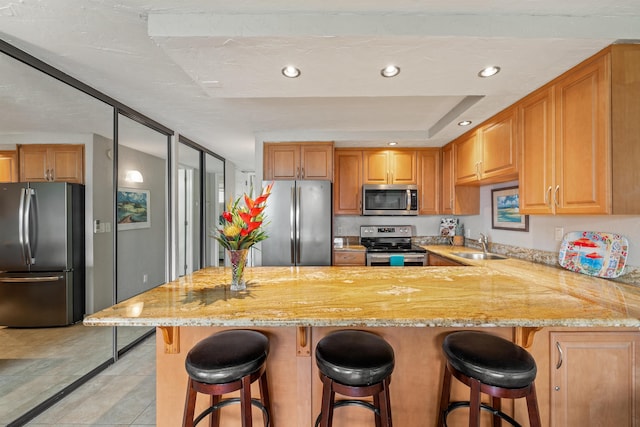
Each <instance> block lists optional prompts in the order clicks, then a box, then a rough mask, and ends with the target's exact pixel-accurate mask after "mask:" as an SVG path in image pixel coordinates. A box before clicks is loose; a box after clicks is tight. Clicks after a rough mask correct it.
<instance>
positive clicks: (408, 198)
mask: <svg viewBox="0 0 640 427" xmlns="http://www.w3.org/2000/svg"><path fill="white" fill-rule="evenodd" d="M407 210H408V211H410V210H411V190H409V189H408V188H407Z"/></svg>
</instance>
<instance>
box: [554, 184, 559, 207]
mask: <svg viewBox="0 0 640 427" xmlns="http://www.w3.org/2000/svg"><path fill="white" fill-rule="evenodd" d="M558 191H560V185H556V191H554V192H553V204H554V205H556V207H558V206H560V203H559V202H558Z"/></svg>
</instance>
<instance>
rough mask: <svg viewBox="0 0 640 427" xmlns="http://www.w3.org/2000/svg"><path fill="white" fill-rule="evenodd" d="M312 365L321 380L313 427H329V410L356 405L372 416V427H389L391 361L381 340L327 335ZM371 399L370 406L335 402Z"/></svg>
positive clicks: (367, 334)
mask: <svg viewBox="0 0 640 427" xmlns="http://www.w3.org/2000/svg"><path fill="white" fill-rule="evenodd" d="M316 364H317V365H318V368H319V369H320V379H321V380H322V384H323V387H322V407H321V408H320V415H318V418H317V419H316V424H315V425H316V427H317V426H320V427H331V426H332V425H333V410H334V408H338V407H340V406H347V405H358V406H363V407H365V408H367V409H370V410H372V411H374V412H375V423H376V424H375V425H376V427H392V424H391V401H390V398H389V383H390V382H391V373H392V372H393V368H394V364H395V360H394V354H393V348H392V347H391V346H390V345H389V343H387V342H386V341H385V340H384V339H382V338H380V337H379V336H377V335H375V334H372V333H370V332H365V331H355V330H343V331H336V332H332V333H330V334H328V335H327V336H326V337H324V338H322V339H321V340H320V341H319V342H318V345H317V346H316ZM336 393H338V394H341V395H343V396H347V397H358V398H361V397H367V396H373V404H371V403H369V402H367V401H364V400H360V399H349V400H338V401H336V400H335V394H336Z"/></svg>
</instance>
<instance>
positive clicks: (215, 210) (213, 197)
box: [204, 153, 225, 267]
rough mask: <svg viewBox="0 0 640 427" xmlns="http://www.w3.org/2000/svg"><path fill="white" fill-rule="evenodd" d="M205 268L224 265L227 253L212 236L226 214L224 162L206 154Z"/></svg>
mask: <svg viewBox="0 0 640 427" xmlns="http://www.w3.org/2000/svg"><path fill="white" fill-rule="evenodd" d="M205 170H206V171H207V173H206V175H205V183H204V187H205V191H204V197H205V214H204V218H205V219H204V223H205V230H206V236H205V266H214V267H217V266H220V265H224V257H225V252H224V248H223V247H221V246H220V244H219V243H218V241H217V240H216V239H214V238H212V236H213V235H214V234H215V230H216V227H217V226H218V218H219V217H220V215H222V212H224V206H225V198H224V160H222V159H221V158H218V157H215V156H212V155H211V154H209V153H206V154H205Z"/></svg>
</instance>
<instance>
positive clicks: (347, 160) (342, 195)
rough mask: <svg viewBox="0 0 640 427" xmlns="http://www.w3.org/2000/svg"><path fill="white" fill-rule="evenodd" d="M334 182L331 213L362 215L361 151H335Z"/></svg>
mask: <svg viewBox="0 0 640 427" xmlns="http://www.w3.org/2000/svg"><path fill="white" fill-rule="evenodd" d="M334 163H335V182H334V185H333V213H334V214H336V215H361V214H362V151H360V150H348V149H347V150H336V151H335V162H334Z"/></svg>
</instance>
